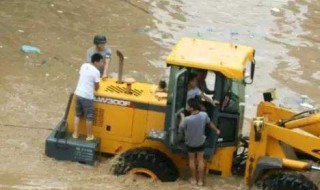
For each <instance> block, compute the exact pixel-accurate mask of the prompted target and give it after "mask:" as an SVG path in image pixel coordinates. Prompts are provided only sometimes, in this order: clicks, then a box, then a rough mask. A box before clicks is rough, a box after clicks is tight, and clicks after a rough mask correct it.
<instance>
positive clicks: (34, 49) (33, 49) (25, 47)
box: [21, 45, 41, 53]
mask: <svg viewBox="0 0 320 190" xmlns="http://www.w3.org/2000/svg"><path fill="white" fill-rule="evenodd" d="M21 50H22V51H23V52H24V53H41V50H40V49H39V48H37V47H33V46H29V45H23V46H22V47H21Z"/></svg>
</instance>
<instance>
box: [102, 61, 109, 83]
mask: <svg viewBox="0 0 320 190" xmlns="http://www.w3.org/2000/svg"><path fill="white" fill-rule="evenodd" d="M110 62H111V58H106V60H105V66H104V70H103V75H102V78H107V77H108V69H109V64H110Z"/></svg>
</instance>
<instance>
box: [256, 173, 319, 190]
mask: <svg viewBox="0 0 320 190" xmlns="http://www.w3.org/2000/svg"><path fill="white" fill-rule="evenodd" d="M257 187H259V189H262V190H318V187H317V186H316V185H315V184H314V183H313V182H312V181H310V180H309V179H308V178H307V177H305V176H304V175H302V174H293V173H277V174H272V175H270V176H268V177H266V178H264V179H263V180H261V181H260V182H258V183H257Z"/></svg>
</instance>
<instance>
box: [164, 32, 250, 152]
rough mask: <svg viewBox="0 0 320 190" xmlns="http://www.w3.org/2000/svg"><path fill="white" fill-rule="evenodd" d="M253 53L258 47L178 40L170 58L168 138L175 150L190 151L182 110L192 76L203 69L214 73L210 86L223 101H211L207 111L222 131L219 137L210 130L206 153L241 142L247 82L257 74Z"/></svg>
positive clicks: (166, 124)
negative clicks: (182, 128) (240, 133)
mask: <svg viewBox="0 0 320 190" xmlns="http://www.w3.org/2000/svg"><path fill="white" fill-rule="evenodd" d="M253 57H254V50H253V49H252V48H249V47H245V46H236V45H233V44H228V43H218V42H211V41H204V40H198V39H190V38H185V39H182V40H181V41H179V42H178V44H177V45H176V47H175V48H174V49H173V51H172V52H171V54H170V55H169V56H168V58H167V60H166V61H167V65H168V66H169V67H170V77H169V88H168V100H167V113H166V118H165V132H166V133H167V134H168V135H167V136H166V137H167V139H165V142H166V144H167V145H168V146H169V147H170V149H171V150H172V151H173V152H186V148H185V145H184V138H183V132H182V131H181V130H179V127H178V125H179V120H180V113H183V112H185V108H186V103H187V102H186V100H187V91H188V81H189V76H190V74H191V73H195V74H199V73H200V72H209V73H211V75H210V74H209V76H207V80H206V81H207V86H208V88H210V89H214V94H213V95H212V98H214V99H215V100H217V101H219V105H217V106H215V107H214V106H212V105H207V108H206V112H207V113H208V115H209V117H210V118H211V120H212V121H213V123H214V124H215V125H216V126H217V127H218V128H219V129H220V131H221V135H220V136H219V137H218V136H216V134H215V133H214V132H213V131H211V130H209V129H208V130H206V136H207V140H206V143H205V145H206V150H205V156H206V157H207V158H210V157H212V155H213V153H214V152H215V149H216V148H217V147H230V146H237V144H238V133H239V131H241V128H242V122H243V114H244V106H243V102H244V95H245V94H244V93H245V86H246V84H248V83H252V79H253V75H254V65H255V62H254V59H253ZM250 65H251V67H250ZM246 66H249V68H246ZM246 73H247V75H246ZM213 76H215V77H213ZM246 76H247V78H246ZM248 78H249V79H248ZM248 80H249V82H248Z"/></svg>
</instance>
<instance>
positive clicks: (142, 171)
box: [113, 148, 178, 182]
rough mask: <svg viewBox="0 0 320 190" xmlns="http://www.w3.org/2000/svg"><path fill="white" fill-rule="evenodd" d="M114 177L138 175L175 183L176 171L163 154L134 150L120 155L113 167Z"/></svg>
mask: <svg viewBox="0 0 320 190" xmlns="http://www.w3.org/2000/svg"><path fill="white" fill-rule="evenodd" d="M113 173H114V174H116V175H124V174H138V175H143V176H147V177H150V178H151V179H159V180H161V181H163V182H169V181H176V180H177V178H178V170H177V168H176V167H175V165H174V163H173V162H172V161H171V160H170V158H168V157H167V155H165V154H164V153H162V152H160V151H159V150H156V149H151V148H136V149H132V150H128V151H127V152H125V153H123V154H122V155H120V157H119V159H118V161H117V163H116V164H115V166H114V169H113Z"/></svg>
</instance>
